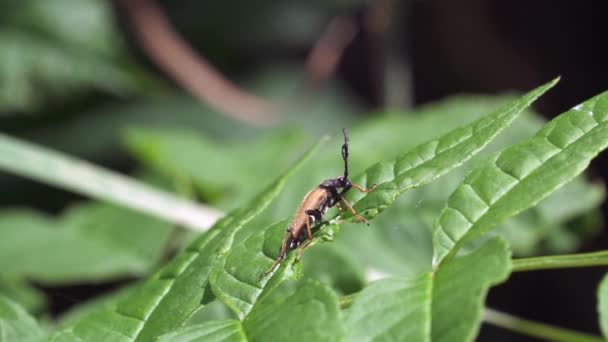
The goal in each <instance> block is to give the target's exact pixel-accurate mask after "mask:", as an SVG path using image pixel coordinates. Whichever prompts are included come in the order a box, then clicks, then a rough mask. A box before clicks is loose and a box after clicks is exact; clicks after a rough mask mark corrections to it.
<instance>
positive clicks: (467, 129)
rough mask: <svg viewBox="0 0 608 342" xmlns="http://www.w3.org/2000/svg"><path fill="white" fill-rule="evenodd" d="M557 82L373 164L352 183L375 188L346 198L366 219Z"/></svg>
mask: <svg viewBox="0 0 608 342" xmlns="http://www.w3.org/2000/svg"><path fill="white" fill-rule="evenodd" d="M557 81H558V79H555V80H553V81H551V82H549V83H547V84H545V85H543V86H541V87H538V88H536V89H534V90H532V91H531V92H529V93H527V94H525V95H524V96H522V97H521V98H519V99H517V100H515V101H512V102H510V103H508V104H507V105H505V106H503V107H501V108H500V109H498V110H497V111H495V112H494V113H492V114H490V115H488V116H485V117H482V118H481V119H479V120H477V121H474V122H473V123H471V124H469V125H467V126H464V127H460V128H456V129H454V130H452V131H450V132H448V133H447V134H445V135H443V136H442V137H440V138H438V139H434V140H431V141H428V142H426V143H423V144H421V145H419V146H417V147H415V148H413V149H412V150H410V151H409V152H406V153H405V154H403V155H401V156H399V157H398V158H397V159H396V160H394V161H392V162H380V163H377V164H375V165H373V166H372V167H370V168H369V169H367V170H366V171H365V172H364V173H363V175H361V176H359V177H357V178H356V179H355V183H358V184H361V185H364V186H366V187H370V186H371V185H372V184H377V185H378V187H377V188H376V190H374V191H372V192H370V193H367V194H365V195H364V194H361V193H358V192H355V191H351V192H350V193H349V195H350V196H349V198H351V200H352V202H356V204H355V209H357V211H358V212H360V213H366V216H367V217H368V218H371V217H374V216H376V215H377V214H379V213H380V212H382V211H383V210H384V209H386V208H387V207H388V206H389V205H391V204H392V203H393V201H394V200H395V198H397V196H399V195H400V194H401V193H403V192H404V191H407V190H409V189H413V188H416V187H419V186H421V185H424V184H426V183H428V182H430V181H432V180H433V179H435V178H437V177H439V176H441V175H443V174H445V173H446V172H448V171H449V170H451V169H453V168H455V167H457V166H459V165H461V164H462V163H464V162H465V161H466V160H468V159H469V158H471V157H472V156H474V155H475V154H476V153H478V152H479V151H481V149H483V148H484V147H485V146H486V145H488V144H489V143H490V142H491V141H492V140H493V139H494V137H496V135H497V134H498V133H500V132H501V131H502V130H503V129H504V128H506V127H508V126H509V124H511V122H513V120H515V118H517V116H518V115H519V114H520V113H521V112H522V111H523V110H524V109H526V108H527V107H528V106H529V105H530V104H531V103H532V102H534V100H536V99H537V98H538V97H539V96H540V95H542V94H543V93H544V92H546V91H547V90H548V89H550V88H551V87H553V85H555V83H557Z"/></svg>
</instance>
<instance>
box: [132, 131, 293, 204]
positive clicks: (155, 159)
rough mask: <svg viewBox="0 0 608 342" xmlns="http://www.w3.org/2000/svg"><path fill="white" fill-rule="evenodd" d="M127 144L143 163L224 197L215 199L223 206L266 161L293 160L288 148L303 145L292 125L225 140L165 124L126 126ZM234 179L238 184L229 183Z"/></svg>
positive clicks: (254, 185) (254, 179)
mask: <svg viewBox="0 0 608 342" xmlns="http://www.w3.org/2000/svg"><path fill="white" fill-rule="evenodd" d="M299 136H300V137H301V135H299ZM127 144H128V145H129V148H130V149H131V150H132V151H134V153H135V154H136V155H137V156H138V157H139V158H141V159H142V160H144V161H145V162H146V163H147V164H149V165H152V166H154V167H155V168H156V169H158V170H161V171H162V172H163V173H164V174H166V175H170V176H172V177H171V178H173V179H186V180H190V181H191V182H193V183H194V184H197V185H199V187H200V188H201V189H202V190H203V191H204V192H205V194H206V195H207V197H208V198H209V199H211V200H214V198H215V201H214V202H216V203H218V202H219V203H224V204H223V205H221V204H220V205H221V206H222V207H224V208H227V207H234V205H235V204H237V203H238V201H236V203H235V201H234V199H235V197H236V198H243V197H246V196H249V195H250V194H251V193H253V192H254V191H255V190H257V189H258V188H259V180H261V179H265V178H268V168H269V167H271V168H272V169H275V170H277V169H282V168H284V167H285V166H286V165H288V164H289V163H290V162H291V160H293V157H294V155H293V151H294V150H296V148H297V147H301V146H303V144H302V138H299V137H298V134H297V133H295V132H294V131H286V132H281V133H279V134H274V135H271V136H268V137H265V138H262V139H261V140H259V141H257V142H255V143H238V144H232V145H231V144H225V143H224V144H219V143H216V142H213V141H211V140H206V139H205V138H204V137H203V136H202V135H200V134H195V133H194V132H187V131H185V130H179V131H175V132H171V131H169V130H166V129H165V130H163V131H156V132H155V131H153V130H131V131H130V132H129V134H128V140H127ZM176 151H180V152H179V153H176ZM284 151H292V152H291V153H289V154H286V153H283V152H284ZM249 165H257V166H258V167H250V166H249ZM259 166H262V167H259ZM244 171H246V172H244ZM235 183H238V184H239V185H240V187H235V186H234V185H235ZM239 191H240V192H241V193H245V194H246V195H245V196H243V195H242V194H239V193H238V192H239ZM220 194H221V195H222V197H219V200H218V196H219V195H220ZM214 195H215V196H214Z"/></svg>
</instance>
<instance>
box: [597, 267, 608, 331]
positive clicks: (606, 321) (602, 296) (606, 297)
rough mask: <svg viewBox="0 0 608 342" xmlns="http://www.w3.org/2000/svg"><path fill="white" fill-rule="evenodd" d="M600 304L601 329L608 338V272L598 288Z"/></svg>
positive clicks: (598, 309) (598, 308)
mask: <svg viewBox="0 0 608 342" xmlns="http://www.w3.org/2000/svg"><path fill="white" fill-rule="evenodd" d="M597 297H598V304H597V311H598V313H599V320H600V329H601V330H602V334H603V335H604V337H606V338H608V274H606V275H605V276H604V279H603V280H602V282H601V283H600V286H599V288H598V290H597Z"/></svg>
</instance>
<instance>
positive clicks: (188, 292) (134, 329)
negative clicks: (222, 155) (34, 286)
mask: <svg viewBox="0 0 608 342" xmlns="http://www.w3.org/2000/svg"><path fill="white" fill-rule="evenodd" d="M319 145H320V143H319V144H317V145H315V146H314V147H313V148H311V149H310V150H309V151H308V153H306V154H305V155H304V156H303V157H302V158H301V159H300V160H299V162H298V163H297V164H296V165H295V166H294V167H292V168H291V169H289V171H287V172H286V173H285V174H284V175H283V176H281V177H280V178H279V179H277V180H276V181H275V182H273V183H272V184H271V185H270V186H269V187H268V188H267V189H266V190H265V191H263V192H262V193H260V194H259V195H258V196H257V197H256V198H254V199H253V200H252V201H251V203H249V204H248V205H246V206H244V207H242V208H239V209H237V210H235V211H234V212H232V213H231V214H229V215H227V216H226V217H225V218H224V219H222V220H220V221H219V222H218V223H216V224H215V226H214V227H213V228H212V229H211V230H210V231H209V232H207V233H206V234H204V235H203V236H201V237H200V238H199V239H197V240H196V241H194V242H193V243H192V244H191V245H190V246H189V247H188V248H186V249H185V250H184V251H183V252H181V253H180V254H178V255H177V256H176V257H175V258H174V259H173V261H172V262H171V263H169V264H168V265H166V266H165V267H163V268H162V269H161V270H159V271H158V272H157V273H156V274H155V275H154V276H152V277H151V278H149V279H148V280H147V281H145V282H144V283H143V284H142V285H141V286H140V287H139V288H138V289H137V290H135V291H134V292H133V293H132V294H131V295H130V296H128V297H127V298H125V299H124V300H121V301H119V302H118V303H117V304H116V305H115V306H114V307H113V308H111V309H105V310H100V311H97V312H94V313H92V314H91V315H90V316H87V317H86V318H84V319H82V320H81V321H79V322H77V323H76V324H75V325H74V326H73V327H70V328H68V329H66V330H64V331H62V332H60V333H59V334H57V335H56V336H55V338H56V340H57V341H62V340H70V339H78V338H80V339H95V340H97V341H104V340H108V341H110V340H112V341H150V340H153V339H155V338H157V337H159V336H161V335H163V334H166V333H168V332H171V331H173V330H175V329H177V328H179V327H181V326H182V325H183V324H184V323H185V322H186V321H187V320H188V318H189V317H190V316H191V315H192V313H193V312H194V311H195V310H196V309H198V308H199V307H201V305H202V304H201V301H202V300H203V296H205V295H209V294H207V293H206V289H207V284H208V277H209V273H210V271H211V269H212V268H213V265H214V264H215V263H216V261H217V258H218V256H219V255H220V254H223V253H226V252H227V251H228V250H229V249H230V247H231V246H232V243H233V240H234V236H235V234H236V233H237V232H238V231H239V230H241V228H242V227H243V226H244V225H245V224H246V223H247V222H249V221H251V220H252V219H253V218H254V217H256V216H257V215H258V214H259V213H260V212H262V211H263V210H264V209H265V208H266V207H267V206H268V204H269V203H270V202H271V201H272V200H273V199H274V198H275V197H276V196H277V195H278V193H279V192H280V191H281V189H282V188H283V186H284V185H285V182H286V181H287V178H288V177H289V176H290V175H291V174H292V173H293V171H294V170H295V169H296V168H297V167H298V166H300V165H301V164H302V163H303V162H304V161H305V160H307V159H308V157H309V156H310V155H311V154H312V153H313V152H314V151H315V150H316V149H317V147H318V146H319Z"/></svg>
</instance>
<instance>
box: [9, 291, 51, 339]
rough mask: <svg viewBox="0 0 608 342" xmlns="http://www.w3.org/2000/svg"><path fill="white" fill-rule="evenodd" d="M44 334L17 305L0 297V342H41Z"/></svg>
mask: <svg viewBox="0 0 608 342" xmlns="http://www.w3.org/2000/svg"><path fill="white" fill-rule="evenodd" d="M43 338H44V332H43V331H42V329H40V327H39V326H38V323H37V322H36V321H35V320H34V318H32V317H31V316H30V315H28V313H27V312H26V311H25V310H24V309H23V308H22V307H21V306H19V304H17V303H15V302H13V301H11V300H9V299H8V298H5V297H3V296H0V341H6V342H9V341H24V342H28V341H32V342H33V341H42V340H43Z"/></svg>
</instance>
